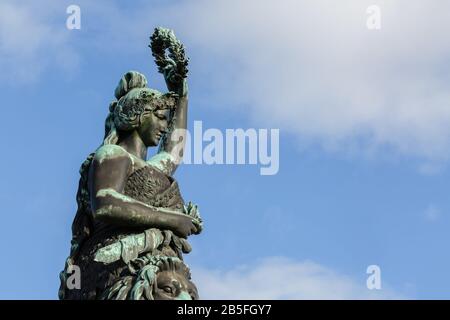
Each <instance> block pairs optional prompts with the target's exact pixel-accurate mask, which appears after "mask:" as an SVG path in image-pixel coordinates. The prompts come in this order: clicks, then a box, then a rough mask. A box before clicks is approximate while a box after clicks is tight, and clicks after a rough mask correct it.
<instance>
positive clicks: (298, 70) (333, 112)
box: [174, 0, 450, 163]
mask: <svg viewBox="0 0 450 320" xmlns="http://www.w3.org/2000/svg"><path fill="white" fill-rule="evenodd" d="M373 4H377V5H379V6H380V8H381V18H382V20H381V30H379V31H369V30H368V29H367V27H366V19H367V17H368V15H367V13H366V9H367V7H368V6H369V5H373ZM177 10H178V12H180V14H179V18H178V19H174V20H175V21H176V22H174V23H175V25H176V27H177V30H178V31H177V33H178V34H181V35H182V36H183V38H184V39H188V40H189V43H190V45H191V46H193V47H194V48H196V49H199V50H201V52H203V56H202V57H209V59H206V60H205V61H202V62H201V63H198V64H197V65H196V67H197V70H194V71H195V72H196V73H200V72H202V74H203V75H204V76H205V77H206V78H207V79H208V82H209V83H211V84H212V87H213V88H212V89H213V90H212V92H213V93H215V94H216V95H215V96H213V95H212V96H211V101H212V102H211V104H215V103H214V101H217V99H220V100H219V101H220V103H221V104H223V103H230V101H233V102H234V105H235V106H236V107H237V108H242V105H243V104H244V105H246V106H247V109H246V110H248V111H249V112H250V113H251V115H252V117H253V118H254V119H255V120H257V121H259V123H265V124H267V125H270V126H278V127H281V128H283V129H284V130H285V132H286V131H288V132H291V133H293V134H295V135H296V136H297V137H298V138H299V140H300V141H302V142H303V143H311V142H313V143H320V144H321V145H322V146H323V147H324V148H326V149H327V150H333V151H342V150H346V151H348V150H349V149H350V151H352V152H353V151H354V150H357V151H358V152H364V153H370V154H372V153H373V151H379V152H384V150H386V148H387V149H388V150H390V151H389V152H390V153H391V152H394V153H398V154H401V155H407V156H411V155H412V156H418V157H419V158H421V159H425V160H427V161H433V163H439V162H442V161H446V160H447V159H448V157H449V155H450V63H449V62H448V57H449V56H450V42H449V41H446V40H445V39H446V38H447V37H448V34H447V30H449V29H450V3H447V2H443V1H421V0H412V1H411V0H390V1H372V0H370V1H364V0H344V1H339V2H338V3H337V2H336V1H326V0H304V1H297V0H285V1H281V2H280V1H275V0H262V1H261V0H248V1H239V0H226V1H225V0H219V1H207V0H198V1H195V2H189V3H186V4H185V5H181V6H180V7H178V8H177ZM188 52H189V49H188ZM218 104H219V102H218ZM228 106H229V105H228ZM212 107H214V106H212Z"/></svg>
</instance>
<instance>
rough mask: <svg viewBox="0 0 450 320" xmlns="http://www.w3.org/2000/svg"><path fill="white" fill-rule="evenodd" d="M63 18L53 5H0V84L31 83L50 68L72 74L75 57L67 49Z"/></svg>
mask: <svg viewBox="0 0 450 320" xmlns="http://www.w3.org/2000/svg"><path fill="white" fill-rule="evenodd" d="M58 9H59V11H58ZM58 13H59V15H58ZM55 17H59V19H55ZM65 18H66V15H65V7H64V6H60V7H58V6H55V2H50V1H42V2H31V1H24V2H21V1H2V2H1V3H0V69H1V70H2V72H1V73H0V80H1V81H2V82H8V83H10V84H14V83H16V84H22V83H26V82H32V81H35V80H37V79H38V78H39V77H40V75H41V74H42V73H43V72H44V71H46V70H47V69H48V67H49V66H51V65H52V66H55V67H57V68H60V69H61V70H62V71H64V72H67V71H71V70H74V68H75V67H76V66H77V64H78V61H79V57H78V55H77V53H76V52H75V50H74V49H73V48H72V47H71V46H70V43H69V39H70V38H69V31H68V30H67V29H66V28H65V23H64V22H65ZM55 21H57V22H55ZM58 22H59V23H58Z"/></svg>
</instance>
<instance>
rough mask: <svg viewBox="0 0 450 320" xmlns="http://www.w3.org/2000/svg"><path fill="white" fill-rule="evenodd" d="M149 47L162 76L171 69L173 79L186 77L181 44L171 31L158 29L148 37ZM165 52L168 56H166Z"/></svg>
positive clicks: (186, 61) (185, 64) (185, 59)
mask: <svg viewBox="0 0 450 320" xmlns="http://www.w3.org/2000/svg"><path fill="white" fill-rule="evenodd" d="M149 47H150V48H151V50H152V55H153V57H154V58H155V62H156V65H157V66H158V71H159V72H161V73H163V74H164V70H167V68H170V67H173V68H174V70H173V71H174V73H173V77H175V78H178V79H182V78H186V77H187V73H188V69H187V66H188V62H189V59H188V58H186V55H185V52H184V46H183V44H182V43H181V42H180V41H179V40H178V39H177V38H176V36H175V34H174V32H173V30H170V29H166V28H162V27H158V28H155V31H154V32H153V34H152V36H151V37H150V45H149ZM166 50H167V51H168V54H166Z"/></svg>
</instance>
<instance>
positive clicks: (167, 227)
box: [59, 28, 202, 300]
mask: <svg viewBox="0 0 450 320" xmlns="http://www.w3.org/2000/svg"><path fill="white" fill-rule="evenodd" d="M150 39H151V44H150V47H151V49H152V54H153V56H154V58H155V62H156V64H157V66H158V70H159V72H161V73H162V74H163V75H164V79H165V81H166V84H167V88H168V90H169V92H168V93H164V94H163V93H161V92H158V91H156V90H153V89H150V88H148V87H147V80H146V78H145V76H144V75H143V74H141V73H139V72H136V71H129V72H127V73H126V74H125V75H124V76H123V77H122V78H121V79H120V81H119V84H118V85H117V88H116V90H115V97H116V100H114V101H113V102H112V103H111V104H110V106H109V114H108V116H107V118H106V123H105V137H104V140H103V143H102V144H101V145H100V147H99V148H98V149H97V150H96V151H95V152H94V153H92V154H90V155H89V156H88V157H87V159H86V160H85V161H84V163H83V164H82V165H81V168H80V175H81V178H80V182H79V187H78V193H77V203H78V211H77V213H76V216H75V219H74V221H73V224H72V243H71V244H72V245H71V251H70V256H69V257H68V258H67V260H66V264H65V268H64V270H63V271H62V272H61V274H60V279H61V287H60V290H59V298H60V299H137V300H141V299H197V298H198V293H197V289H196V287H195V285H194V284H193V283H192V282H191V276H190V271H189V268H188V267H187V266H186V265H185V263H184V262H183V253H189V252H190V251H191V246H190V245H189V243H188V241H187V237H188V236H190V235H192V234H199V233H200V232H201V231H202V220H201V218H200V215H199V212H198V208H197V206H196V205H194V204H192V203H191V202H189V203H185V202H184V200H183V197H182V196H181V193H180V189H179V187H178V184H177V182H176V180H175V179H174V178H173V174H174V172H175V170H176V168H177V166H178V165H179V163H180V160H181V157H182V154H183V148H184V144H185V131H184V130H186V125H187V109H188V87H187V81H186V79H187V64H188V60H187V59H186V57H185V53H184V47H183V45H182V44H181V43H180V42H179V41H178V40H177V39H176V37H175V35H174V33H173V32H172V31H171V30H168V29H163V28H156V29H155V32H154V34H153V35H152V37H151V38H150ZM166 52H168V54H166ZM183 133H184V134H183ZM158 145H159V150H158V153H157V154H156V155H155V156H153V157H152V158H150V159H148V160H147V149H148V148H149V147H155V146H158ZM74 266H76V267H79V270H80V279H81V282H80V287H79V288H71V287H70V286H68V285H67V280H68V278H69V277H70V276H71V275H72V272H73V270H74Z"/></svg>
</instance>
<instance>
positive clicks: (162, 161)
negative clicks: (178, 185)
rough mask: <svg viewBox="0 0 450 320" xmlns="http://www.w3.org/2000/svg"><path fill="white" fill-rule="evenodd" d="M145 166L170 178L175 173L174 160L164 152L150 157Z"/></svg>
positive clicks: (175, 165) (175, 164)
mask: <svg viewBox="0 0 450 320" xmlns="http://www.w3.org/2000/svg"><path fill="white" fill-rule="evenodd" d="M147 164H148V165H150V166H152V167H154V168H156V169H158V170H160V171H162V172H164V173H165V174H167V175H169V176H171V175H173V173H174V172H175V169H176V167H177V163H176V160H175V158H174V157H173V156H172V155H171V154H170V153H168V152H166V151H160V152H158V153H157V154H155V155H154V156H153V157H151V158H150V159H149V160H148V161H147Z"/></svg>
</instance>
